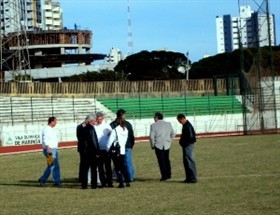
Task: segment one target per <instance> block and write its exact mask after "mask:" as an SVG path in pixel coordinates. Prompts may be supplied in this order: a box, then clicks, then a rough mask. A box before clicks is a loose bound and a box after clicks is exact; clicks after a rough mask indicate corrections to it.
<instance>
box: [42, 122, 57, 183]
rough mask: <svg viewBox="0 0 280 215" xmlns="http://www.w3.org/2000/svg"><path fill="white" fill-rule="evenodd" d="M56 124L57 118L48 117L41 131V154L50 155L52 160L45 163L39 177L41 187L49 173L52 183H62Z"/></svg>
mask: <svg viewBox="0 0 280 215" xmlns="http://www.w3.org/2000/svg"><path fill="white" fill-rule="evenodd" d="M56 124H57V119H56V118H55V117H50V118H49V119H48V125H46V126H45V127H44V128H43V131H42V147H43V154H44V156H45V157H46V158H47V157H49V156H52V157H53V162H52V163H48V164H47V167H46V169H45V171H44V173H43V175H42V176H41V177H40V178H39V183H40V186H41V187H42V186H44V184H45V183H46V181H47V180H48V177H49V176H50V174H51V173H52V176H53V181H54V184H53V185H54V186H61V185H62V184H61V180H60V167H59V162H58V136H57V132H56V129H55V128H54V127H55V126H56Z"/></svg>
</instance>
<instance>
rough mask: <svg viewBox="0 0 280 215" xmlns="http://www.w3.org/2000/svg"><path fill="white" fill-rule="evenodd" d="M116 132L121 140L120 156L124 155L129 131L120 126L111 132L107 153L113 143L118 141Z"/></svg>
mask: <svg viewBox="0 0 280 215" xmlns="http://www.w3.org/2000/svg"><path fill="white" fill-rule="evenodd" d="M115 131H116V132H117V134H118V140H119V144H120V148H121V152H120V154H121V155H124V154H125V144H126V141H127V137H128V130H127V128H122V127H121V126H119V125H118V126H117V127H116V128H115V129H113V130H112V131H111V134H110V137H109V139H108V142H107V151H109V149H110V147H111V145H112V143H113V142H114V140H115V139H116V132H115Z"/></svg>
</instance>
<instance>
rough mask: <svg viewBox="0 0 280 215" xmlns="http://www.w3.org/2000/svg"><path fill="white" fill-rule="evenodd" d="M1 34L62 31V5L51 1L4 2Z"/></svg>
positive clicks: (2, 3)
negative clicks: (21, 31) (22, 31)
mask: <svg viewBox="0 0 280 215" xmlns="http://www.w3.org/2000/svg"><path fill="white" fill-rule="evenodd" d="M0 10H1V17H2V18H1V34H2V35H7V34H8V33H12V32H17V31H20V30H25V31H34V30H59V29H62V26H63V23H62V9H61V7H60V3H58V2H52V1H51V0H4V1H3V0H2V1H1V8H0Z"/></svg>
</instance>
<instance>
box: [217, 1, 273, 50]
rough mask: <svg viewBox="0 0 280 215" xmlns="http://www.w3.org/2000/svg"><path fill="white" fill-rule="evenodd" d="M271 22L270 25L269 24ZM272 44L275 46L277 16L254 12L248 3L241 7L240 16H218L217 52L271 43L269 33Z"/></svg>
mask: <svg viewBox="0 0 280 215" xmlns="http://www.w3.org/2000/svg"><path fill="white" fill-rule="evenodd" d="M268 23H269V25H268ZM268 32H270V41H271V45H272V46H275V44H276V36H275V18H274V15H269V20H268V19H267V15H266V14H263V13H260V12H254V11H252V10H251V7H250V6H248V5H245V6H241V7H240V16H239V17H231V15H223V16H222V17H219V16H217V17H216V34H217V52H218V53H224V52H231V51H233V50H235V49H239V46H240V45H242V47H243V48H257V47H263V46H268V45H269V34H268Z"/></svg>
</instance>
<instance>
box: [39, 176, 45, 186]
mask: <svg viewBox="0 0 280 215" xmlns="http://www.w3.org/2000/svg"><path fill="white" fill-rule="evenodd" d="M38 182H39V186H40V187H44V185H45V184H44V183H43V182H42V181H41V179H40V178H39V180H38Z"/></svg>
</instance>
